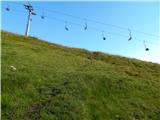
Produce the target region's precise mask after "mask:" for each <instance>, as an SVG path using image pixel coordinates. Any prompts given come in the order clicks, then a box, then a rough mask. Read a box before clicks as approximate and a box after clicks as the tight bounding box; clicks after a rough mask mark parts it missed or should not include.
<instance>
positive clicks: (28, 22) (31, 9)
mask: <svg viewBox="0 0 160 120" xmlns="http://www.w3.org/2000/svg"><path fill="white" fill-rule="evenodd" d="M24 6H25V8H26V10H28V20H27V26H26V32H25V35H26V36H28V33H29V29H30V21H31V15H36V13H34V12H33V7H32V6H31V5H30V4H29V5H24Z"/></svg>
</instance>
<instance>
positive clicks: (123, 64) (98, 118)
mask: <svg viewBox="0 0 160 120" xmlns="http://www.w3.org/2000/svg"><path fill="white" fill-rule="evenodd" d="M1 38H2V40H1V45H2V46H1V50H2V53H1V84H2V86H1V92H2V93H1V94H2V95H1V103H2V104H1V108H2V114H1V115H2V120H160V65H159V64H154V63H149V62H144V61H140V60H135V59H128V58H125V57H120V56H112V55H108V54H104V53H101V52H90V51H87V50H84V49H75V48H69V47H64V46H60V45H56V44H52V43H48V42H45V41H42V40H39V39H37V38H34V37H25V36H22V35H17V34H13V33H8V32H4V31H1Z"/></svg>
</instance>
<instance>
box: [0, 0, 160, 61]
mask: <svg viewBox="0 0 160 120" xmlns="http://www.w3.org/2000/svg"><path fill="white" fill-rule="evenodd" d="M14 3H20V4H14ZM24 3H25V2H23V1H22V2H2V7H1V9H2V11H1V13H2V14H1V17H2V18H1V20H2V25H1V28H2V29H3V30H6V31H10V32H15V33H19V34H24V33H25V29H26V21H27V15H28V13H27V11H26V10H25V8H24V6H23V5H21V4H24ZM30 3H31V4H32V5H33V7H34V10H35V12H36V13H37V14H38V15H36V16H32V21H31V27H30V35H31V36H36V37H38V38H41V39H43V40H46V41H49V42H53V43H57V44H61V45H65V46H70V47H76V48H85V49H88V50H91V51H102V52H105V53H109V54H116V55H122V56H127V57H131V58H137V59H141V60H147V61H152V62H158V63H160V55H159V54H158V52H159V51H160V39H159V38H158V37H155V36H150V35H145V34H141V33H138V32H134V31H132V29H134V30H138V31H142V32H146V33H153V34H155V35H157V36H158V35H160V31H159V27H160V25H159V16H160V13H159V9H160V8H159V7H160V3H159V2H151V1H150V2H127V1H126V2H118V1H117V2H111V1H110V2H98V1H97V2H82V1H81V2H54V1H50V2H49V1H48V2H36V1H35V2H33V1H31V2H30ZM7 6H9V7H10V12H7V11H5V8H6V7H7ZM41 8H44V15H45V16H46V18H45V19H41V18H40V16H39V15H41V14H42V11H43V10H42V9H41ZM46 9H49V10H56V11H61V12H64V13H68V14H71V15H74V16H78V17H81V18H82V20H80V19H76V18H73V17H70V16H65V15H62V14H58V13H55V12H49V11H46ZM54 18H58V19H60V20H63V21H59V20H57V19H54ZM83 18H86V19H93V20H96V21H101V22H104V23H107V24H114V25H118V26H122V27H125V28H129V29H131V34H132V36H133V39H132V40H131V41H129V42H128V41H127V39H128V36H129V32H128V30H127V29H126V30H123V29H118V28H116V27H111V26H107V25H102V24H97V23H93V22H91V21H89V20H88V21H87V25H88V29H87V30H84V28H83V27H84V23H85V20H83ZM64 21H67V23H68V24H67V27H68V28H69V31H65V29H64V26H65V22H64ZM70 22H73V23H77V24H80V25H81V26H79V25H74V24H70ZM92 27H95V28H98V29H99V30H100V31H97V30H94V29H92ZM102 30H104V31H105V32H104V35H105V37H106V38H107V39H106V40H105V41H104V40H103V39H102V33H101V31H102ZM117 34H120V35H124V36H126V37H122V36H119V35H117ZM143 40H145V41H146V45H147V47H149V49H150V51H145V48H144V45H143Z"/></svg>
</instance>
